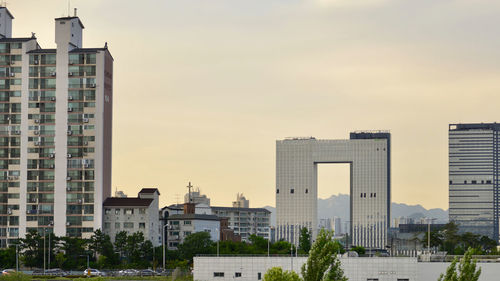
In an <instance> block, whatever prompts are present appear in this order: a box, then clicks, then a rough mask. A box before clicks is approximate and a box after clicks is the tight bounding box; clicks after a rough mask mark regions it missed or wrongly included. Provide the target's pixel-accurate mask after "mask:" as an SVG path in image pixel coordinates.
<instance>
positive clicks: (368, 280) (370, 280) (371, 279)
mask: <svg viewBox="0 0 500 281" xmlns="http://www.w3.org/2000/svg"><path fill="white" fill-rule="evenodd" d="M366 281H378V278H368V279H366Z"/></svg>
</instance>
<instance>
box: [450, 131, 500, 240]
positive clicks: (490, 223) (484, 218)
mask: <svg viewBox="0 0 500 281" xmlns="http://www.w3.org/2000/svg"><path fill="white" fill-rule="evenodd" d="M448 131H449V181H450V182H449V187H450V189H449V204H450V211H449V216H450V221H454V222H456V223H457V224H458V225H459V229H460V231H461V232H472V233H476V234H480V235H487V236H489V237H490V238H492V239H494V240H495V241H498V239H499V236H498V233H499V229H498V228H499V221H498V220H499V207H500V206H499V203H500V202H499V191H500V186H499V185H500V183H499V180H498V176H499V174H500V173H499V169H498V165H499V153H498V152H499V149H500V144H499V140H498V138H499V131H500V124H497V123H484V124H483V123H480V124H450V126H449V130H448Z"/></svg>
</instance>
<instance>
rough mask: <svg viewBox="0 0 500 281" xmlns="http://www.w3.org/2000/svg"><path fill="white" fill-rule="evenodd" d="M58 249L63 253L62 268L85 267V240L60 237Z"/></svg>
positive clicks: (86, 252) (87, 253) (87, 252)
mask: <svg viewBox="0 0 500 281" xmlns="http://www.w3.org/2000/svg"><path fill="white" fill-rule="evenodd" d="M58 251H60V252H63V253H64V257H65V259H66V260H65V261H64V264H63V266H62V268H64V269H82V270H83V269H85V268H86V267H87V255H91V253H89V251H87V240H85V239H81V238H77V237H61V238H60V243H59V244H58Z"/></svg>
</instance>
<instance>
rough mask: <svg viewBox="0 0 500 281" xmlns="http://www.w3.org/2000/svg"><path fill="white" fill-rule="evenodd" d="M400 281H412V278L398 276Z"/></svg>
mask: <svg viewBox="0 0 500 281" xmlns="http://www.w3.org/2000/svg"><path fill="white" fill-rule="evenodd" d="M398 281H410V279H408V278H403V279H401V278H398Z"/></svg>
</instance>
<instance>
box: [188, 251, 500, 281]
mask: <svg viewBox="0 0 500 281" xmlns="http://www.w3.org/2000/svg"><path fill="white" fill-rule="evenodd" d="M306 261H307V257H297V258H296V257H293V258H290V257H213V256H212V257H195V258H194V280H204V281H205V280H219V281H222V280H242V281H247V280H259V279H258V278H257V277H258V274H259V273H261V277H262V280H263V278H264V274H265V272H266V271H267V270H268V269H270V268H272V267H281V268H283V270H293V271H295V272H297V273H300V268H301V267H302V265H303V264H304V263H305V262H306ZM341 263H342V268H343V269H344V274H345V276H346V277H347V278H348V279H349V281H367V279H368V278H375V279H378V280H379V281H398V279H408V280H409V281H435V280H437V279H438V277H439V275H440V274H441V273H444V272H445V271H446V268H447V267H448V266H449V265H450V263H444V262H417V260H416V258H341ZM478 266H479V267H481V270H482V272H481V276H480V278H479V281H497V280H500V278H499V276H500V263H478ZM214 272H224V277H214ZM236 272H241V277H238V278H235V273H236Z"/></svg>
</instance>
